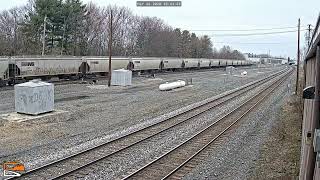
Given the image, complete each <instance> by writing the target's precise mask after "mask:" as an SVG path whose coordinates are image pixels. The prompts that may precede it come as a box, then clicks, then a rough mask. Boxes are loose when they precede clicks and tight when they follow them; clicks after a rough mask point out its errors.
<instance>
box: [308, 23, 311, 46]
mask: <svg viewBox="0 0 320 180" xmlns="http://www.w3.org/2000/svg"><path fill="white" fill-rule="evenodd" d="M310 40H311V24H308V48H309V46H310Z"/></svg>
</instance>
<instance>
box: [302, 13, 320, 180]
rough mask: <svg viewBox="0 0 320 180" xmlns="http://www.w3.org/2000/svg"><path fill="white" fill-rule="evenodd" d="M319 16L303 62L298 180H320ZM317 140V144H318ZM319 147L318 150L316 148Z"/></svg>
mask: <svg viewBox="0 0 320 180" xmlns="http://www.w3.org/2000/svg"><path fill="white" fill-rule="evenodd" d="M319 26H320V14H319V17H318V20H317V23H316V26H315V29H314V31H313V35H312V39H311V41H310V45H309V48H308V52H307V54H306V59H305V60H304V61H305V62H304V65H305V67H304V70H305V77H304V79H305V89H304V90H303V97H304V98H305V99H304V112H303V124H302V141H301V143H302V144H301V158H300V162H301V164H300V174H299V179H303V180H304V179H308V180H309V179H316V180H320V139H319V138H320V136H317V133H315V131H316V129H319V121H320V118H319V117H320V116H319V115H320V106H319V102H320V96H319V90H320V28H319ZM318 140H319V142H318ZM318 147H319V148H318Z"/></svg>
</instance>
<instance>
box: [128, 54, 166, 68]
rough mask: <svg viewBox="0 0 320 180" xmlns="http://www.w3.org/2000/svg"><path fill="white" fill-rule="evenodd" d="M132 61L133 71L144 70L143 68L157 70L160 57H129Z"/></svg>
mask: <svg viewBox="0 0 320 180" xmlns="http://www.w3.org/2000/svg"><path fill="white" fill-rule="evenodd" d="M131 62H132V63H133V69H132V70H133V71H145V70H159V69H160V63H161V59H160V58H154V57H146V58H131Z"/></svg>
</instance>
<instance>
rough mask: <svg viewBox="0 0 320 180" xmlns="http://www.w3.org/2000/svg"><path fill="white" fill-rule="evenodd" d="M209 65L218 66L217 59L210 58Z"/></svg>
mask: <svg viewBox="0 0 320 180" xmlns="http://www.w3.org/2000/svg"><path fill="white" fill-rule="evenodd" d="M210 62H211V63H210V67H219V59H210Z"/></svg>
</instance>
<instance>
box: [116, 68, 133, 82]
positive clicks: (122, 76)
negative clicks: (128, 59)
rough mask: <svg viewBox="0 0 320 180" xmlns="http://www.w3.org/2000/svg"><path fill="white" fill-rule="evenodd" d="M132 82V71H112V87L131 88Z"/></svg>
mask: <svg viewBox="0 0 320 180" xmlns="http://www.w3.org/2000/svg"><path fill="white" fill-rule="evenodd" d="M131 81H132V71H129V70H125V69H118V70H113V71H112V76H111V85H113V86H130V85H131Z"/></svg>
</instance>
